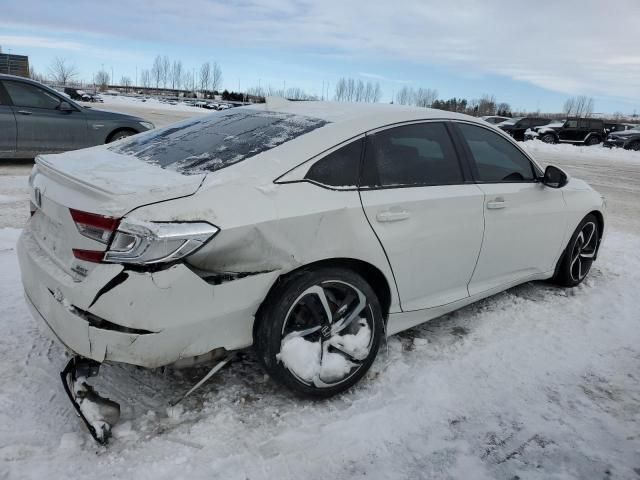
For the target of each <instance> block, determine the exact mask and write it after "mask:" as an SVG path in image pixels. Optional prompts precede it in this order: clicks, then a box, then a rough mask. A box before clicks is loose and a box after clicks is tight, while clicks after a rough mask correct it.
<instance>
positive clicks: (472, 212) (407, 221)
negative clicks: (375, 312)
mask: <svg viewBox="0 0 640 480" xmlns="http://www.w3.org/2000/svg"><path fill="white" fill-rule="evenodd" d="M360 196H361V200H362V206H363V208H364V211H365V214H366V216H367V219H368V220H369V223H370V225H371V227H372V228H373V230H374V232H375V234H376V236H377V237H378V239H379V240H380V242H381V244H382V246H383V248H384V250H385V252H386V255H387V257H388V259H389V263H390V264H391V268H392V270H393V274H394V277H395V280H396V284H397V286H398V291H399V294H400V302H401V306H402V309H403V310H404V311H409V310H419V309H424V308H430V307H436V306H440V305H444V304H447V303H451V302H454V301H456V300H460V299H462V298H466V297H468V296H469V293H468V291H467V283H468V282H469V280H470V278H471V274H472V273H473V268H474V266H475V263H476V261H477V259H478V254H479V252H480V246H481V243H482V233H483V228H484V220H483V211H482V209H483V198H484V195H483V193H482V191H481V190H480V189H479V188H478V186H477V185H475V184H472V183H465V178H464V177H463V174H462V170H461V165H460V162H459V159H458V156H457V154H456V150H455V149H454V146H453V143H452V140H451V137H450V135H449V132H448V130H447V128H446V126H445V124H444V123H443V122H426V123H416V124H411V125H405V126H400V127H393V128H388V129H384V130H381V131H378V132H376V133H374V134H371V135H368V136H367V142H366V151H365V162H364V168H363V174H362V180H361V187H360Z"/></svg>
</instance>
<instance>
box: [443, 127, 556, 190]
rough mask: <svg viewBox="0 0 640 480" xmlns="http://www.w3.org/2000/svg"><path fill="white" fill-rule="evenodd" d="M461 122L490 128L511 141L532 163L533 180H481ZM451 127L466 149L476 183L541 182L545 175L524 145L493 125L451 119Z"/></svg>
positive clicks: (463, 148)
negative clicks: (492, 126)
mask: <svg viewBox="0 0 640 480" xmlns="http://www.w3.org/2000/svg"><path fill="white" fill-rule="evenodd" d="M459 124H467V125H472V126H475V127H478V128H482V129H485V130H488V131H489V132H491V133H493V134H494V135H498V136H499V137H501V138H503V139H504V140H506V141H508V142H509V143H511V145H513V146H514V147H515V148H516V149H517V150H518V151H519V152H520V153H521V154H522V155H523V156H524V158H526V159H527V160H528V161H529V164H530V165H531V169H532V170H533V179H532V180H513V181H500V182H485V181H483V180H480V179H479V178H478V175H477V166H476V164H475V158H474V156H473V153H472V152H471V149H470V148H469V145H467V141H466V139H465V137H464V134H463V133H462V131H461V130H460V128H459V127H458V125H459ZM451 127H452V129H453V130H455V132H456V133H455V135H456V137H457V138H456V140H457V142H459V143H460V147H461V149H462V150H463V151H464V156H465V160H466V162H467V163H468V165H469V168H470V169H471V175H472V177H473V181H474V183H477V184H486V185H499V184H503V183H505V184H509V183H540V182H541V179H542V177H543V176H544V171H543V169H542V167H540V165H538V164H537V163H536V161H535V160H533V159H532V158H531V157H530V156H529V154H528V153H527V152H525V151H524V149H523V148H522V147H520V145H518V144H517V143H516V142H515V141H514V140H513V138H512V137H510V136H508V135H506V134H505V133H503V132H501V131H496V129H495V128H491V127H486V126H484V125H480V124H478V123H475V122H469V121H465V120H451Z"/></svg>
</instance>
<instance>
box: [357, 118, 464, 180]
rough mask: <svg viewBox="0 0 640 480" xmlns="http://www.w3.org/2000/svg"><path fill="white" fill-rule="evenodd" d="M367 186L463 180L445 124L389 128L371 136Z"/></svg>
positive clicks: (363, 175)
mask: <svg viewBox="0 0 640 480" xmlns="http://www.w3.org/2000/svg"><path fill="white" fill-rule="evenodd" d="M362 177H363V185H365V186H369V187H399V186H422V185H425V186H426V185H451V184H459V183H463V181H464V180H463V177H462V171H461V170H460V164H459V162H458V157H457V155H456V152H455V150H454V148H453V143H452V142H451V138H450V137H449V133H448V132H447V129H446V127H445V125H444V124H443V123H420V124H413V125H405V126H401V127H395V128H389V129H387V130H383V131H381V132H378V133H375V134H373V135H368V136H367V144H366V149H365V167H364V171H363V174H362Z"/></svg>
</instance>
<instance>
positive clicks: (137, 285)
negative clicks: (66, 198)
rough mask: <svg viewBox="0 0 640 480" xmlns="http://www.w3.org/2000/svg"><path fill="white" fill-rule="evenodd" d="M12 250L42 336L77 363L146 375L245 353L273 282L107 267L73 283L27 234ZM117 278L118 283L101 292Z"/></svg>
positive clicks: (266, 276)
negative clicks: (218, 353)
mask: <svg viewBox="0 0 640 480" xmlns="http://www.w3.org/2000/svg"><path fill="white" fill-rule="evenodd" d="M17 250H18V259H19V262H20V269H21V272H22V282H23V285H24V289H25V296H26V298H27V304H28V306H29V307H30V309H31V311H32V314H33V316H34V317H35V318H36V319H37V320H40V321H41V323H42V324H43V325H44V326H45V330H47V331H48V332H50V333H51V334H52V335H53V336H54V337H55V338H56V339H57V340H58V341H60V342H61V343H62V344H63V345H64V346H65V347H66V348H67V349H68V350H70V351H71V352H73V353H75V354H78V355H81V356H83V357H86V358H89V359H92V360H95V361H97V362H103V361H117V362H124V363H129V364H134V365H139V366H143V367H149V368H153V367H158V366H162V365H168V364H171V363H174V362H176V361H178V360H180V359H185V358H191V357H195V356H198V355H202V354H205V353H208V352H210V351H212V350H214V349H217V348H224V349H226V350H236V349H240V348H244V347H248V346H250V345H251V344H252V342H253V320H254V315H255V312H256V311H257V309H258V307H259V305H260V303H261V302H262V300H263V299H264V298H265V296H266V294H267V292H268V290H269V288H270V287H271V285H272V284H273V282H274V281H275V279H276V278H277V275H278V272H269V273H261V274H256V275H252V276H249V277H245V278H241V279H237V280H233V281H229V282H226V283H223V284H220V285H211V284H209V283H207V282H206V281H204V280H203V279H202V278H200V277H199V276H198V275H196V274H195V273H193V272H192V271H191V270H190V269H189V268H187V267H186V266H184V265H182V264H177V265H174V266H172V267H170V268H168V269H166V270H162V271H160V272H155V273H151V272H134V271H127V270H126V269H125V268H124V267H123V266H121V265H108V264H105V265H100V266H99V267H96V268H95V269H94V270H93V271H92V272H91V273H90V274H89V276H88V277H87V278H85V279H84V280H83V281H81V282H77V281H74V279H73V278H71V277H70V276H69V275H67V273H66V272H65V271H64V270H62V269H61V268H60V267H59V266H58V265H56V264H55V263H54V262H53V261H52V260H51V259H49V258H48V257H47V254H46V252H44V250H42V249H41V248H40V246H39V245H38V243H37V241H36V240H35V238H34V237H33V235H32V233H31V232H30V230H29V227H28V226H27V227H26V228H25V229H24V231H23V233H22V236H21V237H20V240H19V242H18V248H17ZM122 273H127V275H126V278H125V279H124V280H123V281H121V282H119V283H118V282H116V283H117V285H115V286H113V287H112V288H110V289H108V290H107V291H103V290H105V288H103V287H105V285H107V284H109V282H110V281H111V280H112V279H113V278H115V277H116V276H118V275H121V274H122ZM95 319H98V320H97V321H96V320H95ZM102 319H103V320H106V322H102V323H101V322H100V320H102ZM132 332H133V333H132Z"/></svg>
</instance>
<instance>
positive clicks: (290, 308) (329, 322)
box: [255, 268, 384, 398]
mask: <svg viewBox="0 0 640 480" xmlns="http://www.w3.org/2000/svg"><path fill="white" fill-rule="evenodd" d="M256 322H257V324H256V329H255V348H256V351H257V354H258V357H259V358H260V361H261V362H262V364H263V365H264V367H265V369H266V370H267V372H268V373H269V375H270V376H271V377H272V378H273V379H275V380H276V381H278V382H280V383H281V384H283V385H285V386H286V387H288V388H290V389H291V390H293V391H294V392H295V393H298V394H301V395H304V396H310V397H321V398H326V397H330V396H332V395H336V394H338V393H341V392H343V391H345V390H347V389H348V388H350V387H351V386H352V385H354V384H355V383H356V382H357V381H358V380H360V379H361V378H362V377H363V376H364V375H365V373H366V372H367V370H368V369H369V367H371V364H372V363H373V361H374V359H375V357H376V354H377V352H378V348H379V346H380V341H381V339H382V337H383V335H384V326H383V315H382V310H381V308H380V303H379V301H378V298H377V296H376V294H375V293H374V291H373V289H372V288H371V287H370V286H369V284H368V283H367V282H366V281H365V280H364V279H363V278H362V277H361V276H360V275H358V274H357V273H355V272H353V271H351V270H346V269H342V268H320V269H316V270H301V271H300V272H296V273H294V274H293V275H291V276H290V277H289V278H288V279H286V280H285V281H284V282H283V283H282V285H280V286H279V287H277V288H276V291H274V292H273V293H272V294H270V295H269V298H268V299H267V300H266V302H265V304H264V305H263V308H261V309H260V313H259V314H258V316H257V318H256Z"/></svg>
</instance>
